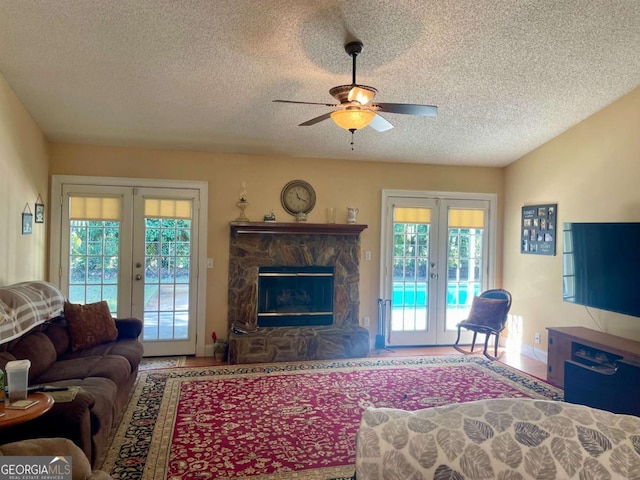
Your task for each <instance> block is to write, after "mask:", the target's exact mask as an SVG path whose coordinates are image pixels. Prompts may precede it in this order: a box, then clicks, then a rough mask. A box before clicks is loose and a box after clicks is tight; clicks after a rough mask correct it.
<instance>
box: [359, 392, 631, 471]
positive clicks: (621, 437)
mask: <svg viewBox="0 0 640 480" xmlns="http://www.w3.org/2000/svg"><path fill="white" fill-rule="evenodd" d="M356 443H357V454H356V472H357V475H356V477H357V478H358V480H374V479H375V480H380V479H391V478H394V479H395V478H398V479H400V478H402V479H411V480H418V479H439V478H442V479H445V478H446V479H454V478H455V479H458V480H462V479H490V478H498V479H505V480H512V479H513V480H516V479H534V478H535V479H567V478H581V479H582V478H585V479H587V478H593V479H600V478H602V479H615V478H620V479H622V478H624V479H640V454H639V452H640V418H638V417H633V416H629V415H616V414H613V413H610V412H605V411H602V410H597V409H593V408H590V407H586V406H583V405H574V404H570V403H564V402H558V401H549V400H533V399H491V400H480V401H476V402H470V403H460V404H454V405H448V406H442V407H435V408H429V409H424V410H417V411H414V412H408V411H405V410H396V409H386V408H369V409H367V410H366V411H365V412H364V414H363V417H362V421H361V424H360V428H359V430H358V435H357V441H356Z"/></svg>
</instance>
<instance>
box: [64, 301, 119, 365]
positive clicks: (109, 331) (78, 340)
mask: <svg viewBox="0 0 640 480" xmlns="http://www.w3.org/2000/svg"><path fill="white" fill-rule="evenodd" d="M64 317H65V320H66V321H67V326H68V327H69V333H70V335H71V350H72V351H74V352H75V351H77V350H82V349H84V348H89V347H93V346H95V345H100V344H101V343H105V342H110V341H112V340H115V339H116V338H118V329H117V328H116V322H115V320H114V319H113V317H112V316H111V312H110V311H109V305H108V304H107V302H106V301H104V300H103V301H102V302H97V303H88V304H86V305H81V304H74V303H65V304H64Z"/></svg>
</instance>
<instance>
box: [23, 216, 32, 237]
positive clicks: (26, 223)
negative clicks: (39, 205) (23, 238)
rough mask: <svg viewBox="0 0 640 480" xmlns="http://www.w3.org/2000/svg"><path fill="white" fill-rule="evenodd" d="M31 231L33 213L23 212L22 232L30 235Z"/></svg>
mask: <svg viewBox="0 0 640 480" xmlns="http://www.w3.org/2000/svg"><path fill="white" fill-rule="evenodd" d="M32 232H33V214H31V213H23V214H22V234H23V235H31V233H32Z"/></svg>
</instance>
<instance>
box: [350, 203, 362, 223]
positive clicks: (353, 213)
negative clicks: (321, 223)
mask: <svg viewBox="0 0 640 480" xmlns="http://www.w3.org/2000/svg"><path fill="white" fill-rule="evenodd" d="M358 213H360V209H358V208H355V207H347V223H356V221H357V220H358Z"/></svg>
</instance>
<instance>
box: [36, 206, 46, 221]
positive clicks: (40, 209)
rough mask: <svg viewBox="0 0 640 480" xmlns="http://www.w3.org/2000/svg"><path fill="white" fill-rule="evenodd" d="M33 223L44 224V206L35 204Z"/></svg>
mask: <svg viewBox="0 0 640 480" xmlns="http://www.w3.org/2000/svg"><path fill="white" fill-rule="evenodd" d="M35 212H36V215H35V217H36V218H35V220H34V221H35V222H36V223H44V204H42V203H36V208H35Z"/></svg>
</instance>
